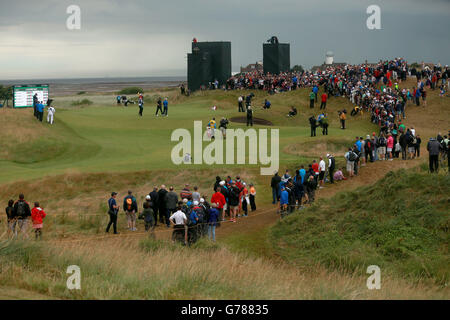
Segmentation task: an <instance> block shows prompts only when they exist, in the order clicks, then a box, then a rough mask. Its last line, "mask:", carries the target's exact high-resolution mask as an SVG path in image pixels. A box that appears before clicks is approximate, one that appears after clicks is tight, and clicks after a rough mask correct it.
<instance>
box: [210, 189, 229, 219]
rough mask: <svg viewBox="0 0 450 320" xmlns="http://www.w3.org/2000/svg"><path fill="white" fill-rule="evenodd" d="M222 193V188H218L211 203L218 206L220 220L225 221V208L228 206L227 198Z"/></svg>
mask: <svg viewBox="0 0 450 320" xmlns="http://www.w3.org/2000/svg"><path fill="white" fill-rule="evenodd" d="M220 191H221V187H217V189H216V193H214V194H213V195H212V197H211V203H215V204H216V205H217V210H219V212H220V219H221V220H222V221H224V216H223V206H224V205H225V204H226V200H225V196H224V195H223V194H222V192H220Z"/></svg>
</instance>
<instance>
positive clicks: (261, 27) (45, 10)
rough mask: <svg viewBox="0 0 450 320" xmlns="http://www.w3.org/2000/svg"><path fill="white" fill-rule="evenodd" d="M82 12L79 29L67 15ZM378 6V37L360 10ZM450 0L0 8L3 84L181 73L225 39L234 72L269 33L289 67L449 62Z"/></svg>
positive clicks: (95, 0) (145, 0)
mask: <svg viewBox="0 0 450 320" xmlns="http://www.w3.org/2000/svg"><path fill="white" fill-rule="evenodd" d="M71 4H76V5H78V6H80V8H81V30H75V31H69V30H68V29H67V28H66V20H67V18H68V16H69V15H68V14H66V8H67V7H68V6H69V5H71ZM371 4H376V5H379V6H380V8H381V27H382V29H381V30H368V29H367V27H366V20H367V18H368V14H366V9H367V7H368V6H369V5H371ZM449 30H450V0H428V1H425V0H315V1H303V0H276V1H274V0H245V1H244V0H220V1H216V0H183V1H181V0H165V1H154V0H127V1H125V0H122V1H119V0H91V1H87V0H78V1H77V0H69V1H67V0H33V1H30V0H28V1H26V0H14V1H11V0H9V1H6V0H0V79H30V78H65V77H71V78H74V77H104V76H166V75H185V72H186V53H187V52H190V48H191V40H192V38H193V37H196V38H197V39H198V40H199V41H215V40H224V41H231V43H232V44H231V48H232V64H233V71H238V70H239V67H240V66H241V65H247V64H249V63H254V62H255V61H257V60H262V43H263V42H265V41H266V40H267V39H269V38H270V36H272V35H277V36H278V38H279V40H280V42H289V43H291V65H294V64H301V65H303V66H304V67H307V68H310V67H311V66H313V65H318V64H321V63H323V61H324V58H325V53H326V51H328V50H332V51H333V52H334V53H335V61H337V62H348V63H359V62H364V61H365V60H366V59H367V60H369V61H378V60H379V59H384V58H393V57H397V56H402V57H405V58H406V59H407V60H408V61H410V62H413V61H422V60H424V61H425V62H436V63H437V62H441V63H442V64H450V61H449V60H450V41H449V37H448V34H449Z"/></svg>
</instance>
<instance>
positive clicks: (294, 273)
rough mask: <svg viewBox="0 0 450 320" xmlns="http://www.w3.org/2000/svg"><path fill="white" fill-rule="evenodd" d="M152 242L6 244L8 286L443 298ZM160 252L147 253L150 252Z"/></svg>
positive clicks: (85, 291) (204, 248)
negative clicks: (74, 274)
mask: <svg viewBox="0 0 450 320" xmlns="http://www.w3.org/2000/svg"><path fill="white" fill-rule="evenodd" d="M152 241H153V240H145V241H144V242H141V243H140V244H139V243H137V242H134V241H123V240H120V241H101V242H97V243H96V244H95V245H92V244H79V243H74V244H61V243H60V244H58V243H55V244H43V243H24V242H20V241H15V242H2V243H0V283H1V286H6V287H12V286H14V287H16V288H21V289H25V290H28V291H31V292H35V293H38V294H40V295H46V296H48V297H49V298H53V297H55V298H63V299H233V300H234V299H386V298H389V299H395V298H410V299H421V298H443V297H445V292H444V291H442V290H436V289H432V288H429V287H424V286H422V285H421V284H416V285H411V284H409V283H407V282H405V281H397V280H393V279H391V278H389V277H384V278H383V287H382V288H383V289H382V290H380V291H371V290H368V289H367V288H366V286H365V285H366V278H365V277H361V276H358V275H341V274H340V273H339V272H336V271H331V272H329V271H327V270H325V269H323V268H320V267H316V268H315V269H314V270H299V269H296V268H293V267H291V266H288V265H279V264H274V263H271V262H268V261H267V260H263V259H257V258H249V257H244V256H242V255H239V254H235V253H232V252H230V251H228V250H227V249H226V248H225V247H222V246H217V245H209V244H204V243H203V244H199V246H200V247H198V248H195V249H193V248H182V247H177V246H173V245H171V244H164V243H156V244H155V243H152ZM149 247H151V248H153V249H151V250H146V249H145V248H149ZM69 265H78V266H79V267H80V268H81V290H74V291H70V290H68V289H67V288H66V280H67V278H68V276H69V275H68V274H66V269H67V267H68V266H69Z"/></svg>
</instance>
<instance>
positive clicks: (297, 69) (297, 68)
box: [291, 64, 304, 72]
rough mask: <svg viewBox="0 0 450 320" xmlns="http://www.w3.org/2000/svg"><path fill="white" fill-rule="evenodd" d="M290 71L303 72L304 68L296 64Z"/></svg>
mask: <svg viewBox="0 0 450 320" xmlns="http://www.w3.org/2000/svg"><path fill="white" fill-rule="evenodd" d="M291 71H292V72H303V71H304V69H303V67H302V66H301V65H298V64H296V65H295V66H293V67H292V69H291Z"/></svg>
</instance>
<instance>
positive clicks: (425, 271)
mask: <svg viewBox="0 0 450 320" xmlns="http://www.w3.org/2000/svg"><path fill="white" fill-rule="evenodd" d="M449 191H450V177H449V176H448V175H429V174H426V173H419V172H417V169H415V170H400V171H397V172H390V173H388V174H387V175H386V177H384V178H383V179H381V180H380V181H379V182H377V183H375V184H374V185H371V186H367V187H363V188H360V189H359V190H357V191H351V192H341V193H338V194H337V195H335V196H334V197H332V198H330V199H328V200H323V201H320V202H318V203H317V204H316V205H314V206H312V207H310V208H308V209H306V210H304V211H301V212H299V213H295V214H293V215H291V216H289V217H287V218H286V219H284V220H282V221H280V222H279V223H277V224H276V225H275V226H274V227H273V228H272V230H271V234H270V238H271V243H273V245H274V250H275V251H276V253H277V254H279V255H281V256H282V257H283V258H284V259H285V260H287V261H289V262H292V263H294V264H296V265H299V266H300V265H302V266H305V265H315V264H317V263H320V264H322V265H324V266H326V267H328V268H330V269H339V270H344V271H349V272H354V271H361V272H363V273H365V271H366V268H367V267H368V266H369V265H378V266H379V267H380V268H381V270H382V271H388V272H390V273H391V272H392V273H395V274H397V275H401V276H402V277H406V278H413V279H416V280H418V279H431V280H432V281H434V282H435V283H437V284H440V285H445V284H446V283H447V282H448V279H449V275H450V270H449V268H448V266H449V264H450V256H449V253H448V241H449V235H450V233H449V227H450V212H449V210H448V207H449V202H450V198H449V196H448V194H449Z"/></svg>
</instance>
